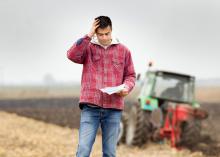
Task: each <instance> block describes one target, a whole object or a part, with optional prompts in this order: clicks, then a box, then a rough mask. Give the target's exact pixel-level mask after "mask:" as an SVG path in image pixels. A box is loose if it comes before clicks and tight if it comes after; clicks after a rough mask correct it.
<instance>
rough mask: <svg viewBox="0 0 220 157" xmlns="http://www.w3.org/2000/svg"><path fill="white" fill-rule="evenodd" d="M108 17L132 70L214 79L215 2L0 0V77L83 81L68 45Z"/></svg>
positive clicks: (219, 51) (219, 54)
mask: <svg viewBox="0 0 220 157" xmlns="http://www.w3.org/2000/svg"><path fill="white" fill-rule="evenodd" d="M99 15H107V16H109V17H110V18H111V19H112V22H113V33H114V35H115V36H117V37H118V38H119V40H120V41H121V42H122V43H123V44H125V45H126V46H127V47H128V48H129V49H130V50H131V52H132V57H133V61H134V64H135V69H136V72H137V73H143V72H144V71H145V70H146V69H147V63H148V61H150V60H152V61H153V62H154V65H155V68H159V69H165V70H171V71H178V72H182V73H188V74H191V75H195V76H196V77H198V78H200V79H204V78H220V70H219V67H220V62H219V59H220V1H218V0H136V1H128V0H110V1H99V0H91V1H90V0H87V1H86V0H77V1H75V0H19V1H18V0H0V83H4V84H16V83H39V82H42V81H43V80H44V79H43V78H44V77H45V75H47V76H50V75H52V76H53V77H54V79H55V80H56V81H75V82H79V81H80V79H81V70H82V66H81V65H77V64H74V63H72V62H71V61H69V60H68V59H67V58H66V51H67V50H68V49H69V48H70V47H71V46H72V44H73V43H74V42H75V41H76V40H77V39H78V38H80V37H82V36H83V35H85V34H86V33H88V31H89V30H90V27H91V24H92V22H93V19H94V18H95V17H97V16H99Z"/></svg>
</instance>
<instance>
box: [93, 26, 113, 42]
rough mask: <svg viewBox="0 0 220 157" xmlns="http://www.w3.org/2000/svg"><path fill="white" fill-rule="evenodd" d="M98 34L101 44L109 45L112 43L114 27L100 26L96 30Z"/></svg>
mask: <svg viewBox="0 0 220 157" xmlns="http://www.w3.org/2000/svg"><path fill="white" fill-rule="evenodd" d="M96 35H97V38H98V41H99V43H100V44H102V45H103V46H108V45H110V44H111V41H112V29H111V27H110V26H108V27H106V28H103V29H102V28H98V29H97V30H96Z"/></svg>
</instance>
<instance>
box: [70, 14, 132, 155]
mask: <svg viewBox="0 0 220 157" xmlns="http://www.w3.org/2000/svg"><path fill="white" fill-rule="evenodd" d="M111 34H112V23H111V20H110V18H109V17H107V16H99V17H97V18H95V21H94V23H93V25H92V28H91V31H90V32H89V33H88V34H87V35H85V36H84V37H83V38H81V39H79V40H78V41H77V42H76V43H75V44H74V45H73V46H72V47H71V48H70V49H69V50H68V52H67V57H68V58H69V59H70V60H71V61H73V62H75V63H79V64H83V72H82V80H81V95H80V102H79V105H80V108H81V109H82V111H81V119H80V128H79V144H78V150H77V153H76V155H77V157H89V155H90V152H91V149H92V146H93V143H94V141H95V137H96V133H97V130H98V128H99V125H100V126H101V130H102V151H103V157H115V156H116V145H117V138H118V134H119V124H120V119H121V114H122V110H123V108H124V96H126V95H128V94H129V92H130V91H131V90H132V88H133V87H134V85H135V71H134V66H133V62H132V58H131V53H130V51H129V50H128V49H127V48H126V47H125V46H123V45H122V44H121V43H119V42H118V40H116V39H114V38H112V35H111ZM121 84H124V89H123V90H121V91H120V92H118V93H114V94H112V95H108V94H106V93H103V92H102V91H101V90H100V89H102V88H104V87H113V86H118V85H121Z"/></svg>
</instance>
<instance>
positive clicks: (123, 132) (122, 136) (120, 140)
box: [118, 112, 128, 145]
mask: <svg viewBox="0 0 220 157" xmlns="http://www.w3.org/2000/svg"><path fill="white" fill-rule="evenodd" d="M127 121H128V114H127V113H125V112H123V113H122V118H121V122H120V131H119V136H118V145H119V144H120V143H125V137H126V128H127Z"/></svg>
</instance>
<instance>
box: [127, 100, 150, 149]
mask: <svg viewBox="0 0 220 157" xmlns="http://www.w3.org/2000/svg"><path fill="white" fill-rule="evenodd" d="M150 116H151V115H150V112H148V111H144V110H143V109H141V106H140V105H139V104H135V105H132V106H131V110H130V114H129V116H128V121H127V129H126V139H125V141H126V144H127V145H130V146H131V145H135V146H141V145H143V144H144V143H145V142H146V141H147V140H148V139H149V138H150V137H151V130H152V123H151V122H150Z"/></svg>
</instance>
